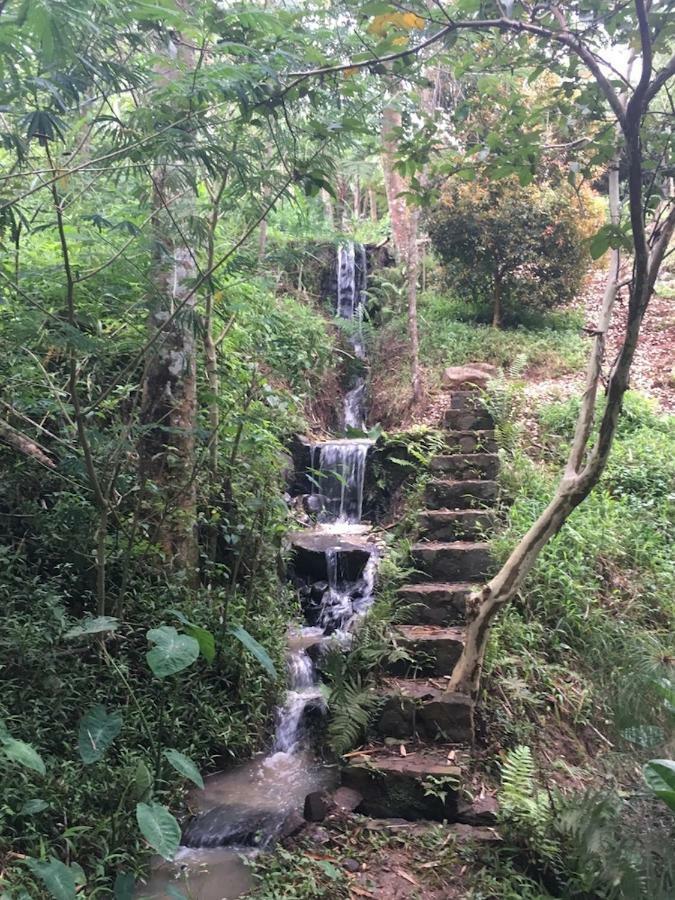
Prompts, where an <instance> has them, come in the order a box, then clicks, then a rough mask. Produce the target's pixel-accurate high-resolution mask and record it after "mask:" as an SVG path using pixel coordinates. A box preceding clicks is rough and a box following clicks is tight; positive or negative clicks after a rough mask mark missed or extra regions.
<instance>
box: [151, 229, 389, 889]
mask: <svg viewBox="0 0 675 900" xmlns="http://www.w3.org/2000/svg"><path fill="white" fill-rule="evenodd" d="M336 268H337V297H336V313H337V315H338V317H340V318H344V319H350V320H353V321H354V322H356V323H357V327H356V328H355V329H354V330H353V331H352V332H350V333H349V335H348V340H349V342H350V344H351V346H352V348H353V350H354V356H355V357H356V358H357V359H359V360H365V358H366V356H365V348H364V343H363V340H362V335H361V322H362V314H363V304H364V301H365V296H366V294H365V289H366V269H367V265H366V252H365V248H364V247H363V246H362V245H355V244H354V243H351V242H349V243H346V244H343V245H341V246H340V247H339V248H338V254H337V264H336ZM348 388H349V389H348V390H347V392H346V394H345V398H344V427H345V431H348V430H349V429H352V428H355V429H360V430H363V429H364V428H365V421H366V414H365V394H366V380H365V377H363V376H361V375H358V376H357V377H356V378H352V379H351V381H350V383H349V385H348ZM372 444H373V442H372V441H371V440H368V439H365V438H356V439H353V440H352V439H346V438H338V439H335V440H330V441H323V442H319V443H316V444H314V445H313V446H312V449H311V456H310V459H311V475H312V477H311V485H312V487H311V496H312V500H313V501H314V504H315V506H316V508H317V510H318V512H317V515H316V521H317V524H316V526H315V527H314V528H312V529H306V530H305V531H303V532H301V533H300V534H299V535H298V536H295V541H294V547H295V548H296V556H295V561H294V564H293V567H294V573H293V578H294V583H295V585H296V587H297V589H298V596H299V599H300V603H301V606H302V610H303V614H304V617H305V624H304V625H303V626H297V625H294V626H292V627H291V628H290V630H289V635H288V655H287V660H286V669H287V692H286V695H285V698H284V702H283V704H282V705H281V706H280V707H279V708H278V709H277V711H276V726H275V732H274V737H273V740H272V741H271V747H270V750H269V752H267V753H263V754H258V755H257V756H255V757H253V758H252V759H250V760H248V761H246V762H244V763H242V764H240V765H238V766H236V767H234V768H232V769H230V770H229V771H227V772H223V773H219V774H214V775H212V776H210V777H208V778H206V779H205V787H204V790H194V791H193V792H192V793H191V796H190V801H191V806H192V808H193V809H194V810H195V813H196V814H195V815H194V817H193V818H192V819H191V820H190V821H188V822H187V823H186V825H185V826H184V828H183V834H182V845H181V847H180V849H179V851H178V853H177V855H176V857H175V859H174V860H173V862H171V863H168V862H165V861H163V860H161V859H156V860H155V861H154V862H153V866H152V872H151V877H150V880H149V882H148V884H147V885H146V886H145V887H144V888H143V889H142V890H140V891H139V892H138V893H137V897H138V898H152V900H172V898H176V897H179V896H185V897H187V898H190V900H232V898H235V897H240V896H242V895H243V894H245V893H246V892H247V891H248V890H249V889H250V888H251V886H252V879H251V875H250V869H249V867H248V866H247V864H246V861H247V858H248V859H250V858H251V857H252V856H254V855H255V853H257V852H258V851H259V850H260V849H264V848H265V847H269V846H270V845H271V844H272V843H273V842H274V841H275V840H277V839H278V838H279V837H281V836H283V835H284V834H285V833H288V831H289V829H290V828H292V824H293V822H294V821H295V822H296V823H297V822H298V820H299V817H300V816H301V815H302V812H303V807H304V800H305V797H306V796H307V794H308V793H311V792H312V791H316V790H319V789H324V788H330V787H331V786H334V784H335V783H336V781H337V778H338V773H337V767H336V766H328V765H326V764H324V763H323V762H322V761H321V760H320V759H319V758H318V757H317V755H316V754H315V753H314V751H313V749H312V739H311V738H312V728H313V727H314V728H316V723H317V721H318V722H320V721H321V719H322V718H323V716H324V715H325V712H326V703H325V699H324V695H323V692H322V689H321V688H322V686H321V682H320V678H319V675H318V673H317V670H316V666H315V663H314V660H315V659H316V658H317V656H318V655H320V654H321V652H322V649H323V648H324V647H325V646H327V645H329V644H337V646H339V647H342V648H344V647H347V646H349V643H350V641H351V636H352V634H353V631H354V628H355V627H356V626H357V625H358V622H359V621H360V620H361V619H362V617H363V616H364V615H365V614H366V612H367V610H368V608H369V607H370V605H371V604H372V601H373V593H374V589H375V579H376V574H377V564H378V552H377V549H376V547H375V545H374V544H372V543H371V542H369V541H368V540H367V538H366V535H367V532H368V526H367V525H365V524H364V523H362V521H361V519H362V514H363V485H364V478H365V470H366V460H367V454H368V450H369V449H370V447H371V446H372ZM293 538H294V536H293V535H292V536H291V539H292V540H293ZM179 892H180V893H179Z"/></svg>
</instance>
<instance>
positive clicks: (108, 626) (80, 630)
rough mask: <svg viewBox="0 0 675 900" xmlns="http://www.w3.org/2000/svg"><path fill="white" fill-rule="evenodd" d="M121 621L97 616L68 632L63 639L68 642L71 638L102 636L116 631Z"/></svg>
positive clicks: (110, 617)
mask: <svg viewBox="0 0 675 900" xmlns="http://www.w3.org/2000/svg"><path fill="white" fill-rule="evenodd" d="M119 624H120V623H119V621H118V620H117V619H115V618H113V616H96V618H95V619H85V620H84V621H83V622H82V623H80V624H79V625H76V626H75V627H74V628H71V629H70V631H66V633H65V634H64V635H63V637H64V638H65V639H66V640H70V638H74V637H81V636H82V635H83V634H101V633H102V632H104V631H115V630H116V629H117V628H118V626H119Z"/></svg>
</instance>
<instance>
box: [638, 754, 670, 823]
mask: <svg viewBox="0 0 675 900" xmlns="http://www.w3.org/2000/svg"><path fill="white" fill-rule="evenodd" d="M642 774H643V775H644V779H645V781H646V782H647V786H648V787H649V788H650V790H651V791H652V792H653V793H654V794H655V795H656V796H657V797H658V798H659V799H660V800H663V802H664V803H665V804H666V806H668V808H669V809H670V810H671V811H672V812H674V813H675V761H673V760H672V759H650V760H649V762H648V763H647V764H646V765H645V766H644V768H643V769H642Z"/></svg>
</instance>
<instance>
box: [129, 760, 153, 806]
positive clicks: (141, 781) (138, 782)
mask: <svg viewBox="0 0 675 900" xmlns="http://www.w3.org/2000/svg"><path fill="white" fill-rule="evenodd" d="M133 780H134V783H133V787H132V789H131V796H132V798H133V799H134V800H145V799H146V798H147V797H148V796H149V794H150V789H151V788H152V782H153V780H154V779H153V777H152V772H151V771H150V769H149V768H148V766H147V764H146V763H145V761H144V760H142V759H139V760H138V762H137V763H136V768H135V769H134V777H133Z"/></svg>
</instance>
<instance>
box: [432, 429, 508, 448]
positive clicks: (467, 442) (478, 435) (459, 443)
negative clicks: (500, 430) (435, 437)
mask: <svg viewBox="0 0 675 900" xmlns="http://www.w3.org/2000/svg"><path fill="white" fill-rule="evenodd" d="M445 443H446V445H447V448H448V450H449V452H450V453H496V452H497V450H498V449H499V446H498V444H497V441H496V440H495V433H494V431H492V430H491V429H483V430H481V431H447V432H446V434H445Z"/></svg>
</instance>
